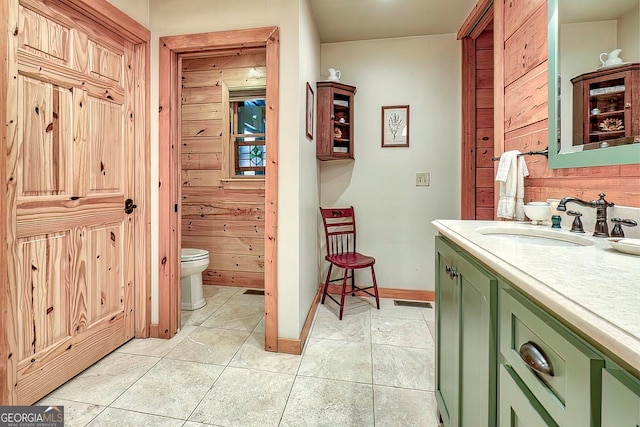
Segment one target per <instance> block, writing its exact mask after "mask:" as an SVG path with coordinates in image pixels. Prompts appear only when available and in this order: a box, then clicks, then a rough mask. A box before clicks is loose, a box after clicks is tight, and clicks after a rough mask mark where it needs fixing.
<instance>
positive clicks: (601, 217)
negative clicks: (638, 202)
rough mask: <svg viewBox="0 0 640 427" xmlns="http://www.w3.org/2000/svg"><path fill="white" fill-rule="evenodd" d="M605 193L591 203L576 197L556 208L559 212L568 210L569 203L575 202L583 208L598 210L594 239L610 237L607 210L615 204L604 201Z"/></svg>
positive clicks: (563, 200) (566, 198)
mask: <svg viewBox="0 0 640 427" xmlns="http://www.w3.org/2000/svg"><path fill="white" fill-rule="evenodd" d="M604 196H605V195H604V193H600V198H599V199H598V200H591V201H590V202H585V201H584V200H580V199H578V198H576V197H565V198H564V199H562V200H560V203H558V207H557V208H556V209H557V210H559V211H563V212H564V211H566V210H567V203H569V202H574V203H577V204H579V205H582V206H588V207H590V208H596V227H595V229H594V230H593V236H594V237H609V227H608V226H607V208H608V207H611V206H613V205H614V204H613V203H611V202H607V201H606V200H605V199H604Z"/></svg>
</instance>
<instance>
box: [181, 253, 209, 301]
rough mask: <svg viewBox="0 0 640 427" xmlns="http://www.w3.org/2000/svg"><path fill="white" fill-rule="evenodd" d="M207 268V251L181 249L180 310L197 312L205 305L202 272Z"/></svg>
mask: <svg viewBox="0 0 640 427" xmlns="http://www.w3.org/2000/svg"><path fill="white" fill-rule="evenodd" d="M207 266H209V251H206V250H204V249H192V248H182V262H181V270H180V283H181V284H182V309H183V310H197V309H199V308H201V307H204V305H205V304H206V303H207V302H206V301H205V299H204V292H203V289H202V272H203V271H204V270H206V268H207Z"/></svg>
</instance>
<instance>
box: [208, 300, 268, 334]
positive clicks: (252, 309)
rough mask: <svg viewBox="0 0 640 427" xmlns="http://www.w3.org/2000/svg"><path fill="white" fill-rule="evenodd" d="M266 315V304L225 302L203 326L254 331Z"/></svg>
mask: <svg viewBox="0 0 640 427" xmlns="http://www.w3.org/2000/svg"><path fill="white" fill-rule="evenodd" d="M263 317H264V306H256V305H229V304H224V305H223V306H222V307H220V309H219V310H218V311H216V312H215V313H213V314H212V315H211V317H209V318H208V319H207V320H206V321H205V322H203V323H202V326H205V327H207V328H220V329H235V330H239V331H253V330H254V329H255V328H256V326H257V325H258V323H260V320H262V318H263Z"/></svg>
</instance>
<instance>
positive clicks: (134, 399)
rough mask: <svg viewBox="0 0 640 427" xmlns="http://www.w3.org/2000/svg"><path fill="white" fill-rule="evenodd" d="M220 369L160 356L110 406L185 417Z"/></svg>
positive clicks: (196, 404) (219, 367) (211, 383)
mask: <svg viewBox="0 0 640 427" xmlns="http://www.w3.org/2000/svg"><path fill="white" fill-rule="evenodd" d="M223 369H224V368H223V367H222V366H217V365H207V364H203V363H196V362H187V361H183V360H171V359H163V360H161V361H160V362H158V364H157V365H156V366H154V367H153V368H152V369H151V370H150V371H149V372H147V373H146V374H145V375H144V376H143V377H142V378H140V379H139V380H138V382H136V383H135V384H134V385H132V386H131V387H130V388H129V389H128V390H127V391H126V392H125V393H124V394H123V395H121V396H120V397H119V398H118V399H117V400H116V401H115V402H113V403H112V404H111V406H112V407H115V408H120V409H128V410H131V411H137V412H145V413H147V414H154V415H162V416H165V417H171V418H180V419H183V420H186V419H187V418H189V415H191V412H193V410H194V409H195V408H196V406H198V403H200V400H201V399H202V398H203V397H204V395H205V394H206V393H207V391H209V388H211V386H212V385H213V383H214V382H215V380H216V379H217V378H218V376H220V374H221V373H222V370H223Z"/></svg>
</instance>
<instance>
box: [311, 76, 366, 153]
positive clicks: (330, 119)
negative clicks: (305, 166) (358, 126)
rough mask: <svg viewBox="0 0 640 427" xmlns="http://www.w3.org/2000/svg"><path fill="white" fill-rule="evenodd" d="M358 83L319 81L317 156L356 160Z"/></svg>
mask: <svg viewBox="0 0 640 427" xmlns="http://www.w3.org/2000/svg"><path fill="white" fill-rule="evenodd" d="M355 94H356V88H355V86H349V85H345V84H342V83H337V82H318V83H317V96H318V130H317V138H316V157H317V158H318V159H320V160H337V159H353V97H354V96H355Z"/></svg>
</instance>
